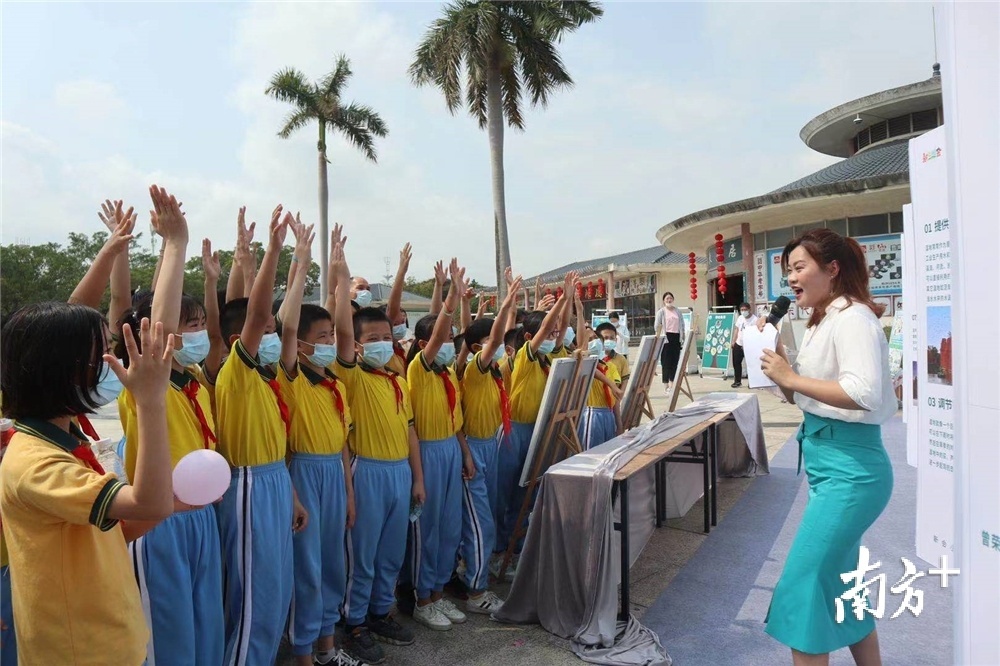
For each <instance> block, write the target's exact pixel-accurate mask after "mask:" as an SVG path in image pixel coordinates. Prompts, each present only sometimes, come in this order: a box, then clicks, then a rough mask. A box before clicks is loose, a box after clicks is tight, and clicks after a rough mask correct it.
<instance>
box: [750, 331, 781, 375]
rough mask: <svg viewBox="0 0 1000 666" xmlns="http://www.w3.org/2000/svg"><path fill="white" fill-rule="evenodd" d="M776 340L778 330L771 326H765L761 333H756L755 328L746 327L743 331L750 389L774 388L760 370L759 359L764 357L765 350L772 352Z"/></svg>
mask: <svg viewBox="0 0 1000 666" xmlns="http://www.w3.org/2000/svg"><path fill="white" fill-rule="evenodd" d="M777 340H778V329H776V328H775V327H774V326H773V325H772V324H766V325H765V326H764V330H763V331H758V330H757V327H756V326H747V327H746V328H744V329H743V353H744V354H746V362H747V378H748V379H749V384H750V388H767V387H769V386H776V384H775V383H774V382H772V381H771V380H770V379H768V378H767V375H765V374H764V371H763V370H761V368H760V357H761V356H763V355H764V350H765V349H770V350H771V351H774V349H775V347H776V346H777V345H776V342H777Z"/></svg>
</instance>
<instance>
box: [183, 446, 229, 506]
mask: <svg viewBox="0 0 1000 666" xmlns="http://www.w3.org/2000/svg"><path fill="white" fill-rule="evenodd" d="M230 477H231V473H230V471H229V463H228V462H226V459H225V458H223V457H222V456H221V455H219V454H218V453H216V452H215V451H212V450H210V449H199V450H198V451H192V452H191V453H189V454H187V455H186V456H184V457H183V458H181V459H180V461H178V463H177V466H176V467H174V496H176V497H177V499H179V500H180V501H182V502H184V503H185V504H190V505H192V506H204V505H206V504H211V503H212V502H214V501H216V500H217V499H219V498H220V497H222V496H223V495H224V494H225V492H226V490H228V489H229V481H230Z"/></svg>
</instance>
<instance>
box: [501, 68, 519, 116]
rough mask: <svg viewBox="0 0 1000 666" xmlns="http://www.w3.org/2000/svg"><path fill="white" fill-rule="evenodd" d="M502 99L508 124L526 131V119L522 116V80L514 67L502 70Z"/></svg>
mask: <svg viewBox="0 0 1000 666" xmlns="http://www.w3.org/2000/svg"><path fill="white" fill-rule="evenodd" d="M500 99H501V100H502V105H503V115H504V118H506V119H507V124H508V125H510V126H511V127H514V128H516V129H519V130H523V129H524V117H523V116H522V115H521V80H520V78H519V77H518V74H517V68H516V67H514V66H510V67H504V68H503V69H501V70H500Z"/></svg>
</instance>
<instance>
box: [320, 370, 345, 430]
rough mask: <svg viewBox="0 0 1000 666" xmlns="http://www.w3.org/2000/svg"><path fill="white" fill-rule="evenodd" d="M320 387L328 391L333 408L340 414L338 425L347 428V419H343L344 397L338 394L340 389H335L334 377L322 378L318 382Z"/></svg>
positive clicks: (335, 381)
mask: <svg viewBox="0 0 1000 666" xmlns="http://www.w3.org/2000/svg"><path fill="white" fill-rule="evenodd" d="M319 385H320V386H322V387H323V388H325V389H327V390H329V391H330V394H331V395H332V396H333V406H334V407H336V408H337V413H338V414H340V425H342V426H344V429H346V428H347V419H346V418H344V396H343V395H342V394H341V393H340V389H339V388H337V380H336V378H334V377H324V378H323V379H322V380H320V383H319Z"/></svg>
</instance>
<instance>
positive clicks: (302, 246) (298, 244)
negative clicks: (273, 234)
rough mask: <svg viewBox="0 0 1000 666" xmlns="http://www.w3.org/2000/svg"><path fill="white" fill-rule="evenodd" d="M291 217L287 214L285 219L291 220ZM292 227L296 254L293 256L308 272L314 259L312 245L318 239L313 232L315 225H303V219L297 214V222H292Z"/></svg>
mask: <svg viewBox="0 0 1000 666" xmlns="http://www.w3.org/2000/svg"><path fill="white" fill-rule="evenodd" d="M291 216H292V214H291V213H287V214H286V215H285V219H290V218H291ZM290 226H291V227H292V233H293V234H294V235H295V254H294V255H293V256H294V257H295V259H296V261H298V262H299V263H300V264H302V265H303V266H304V267H305V269H306V270H309V263H310V261H311V259H312V244H313V240H315V239H316V234H315V233H314V232H313V227H314V226H315V225H313V224H310V225H308V226H306V225H304V224H302V218H300V217H299V214H298V213H296V214H295V220H294V221H292V222H290Z"/></svg>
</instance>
